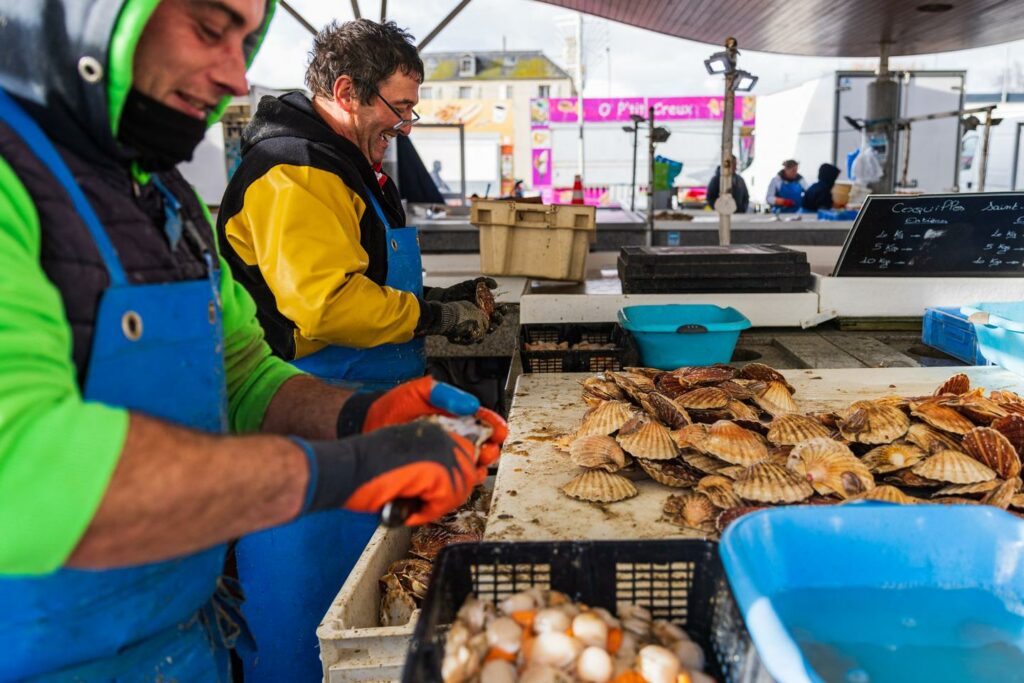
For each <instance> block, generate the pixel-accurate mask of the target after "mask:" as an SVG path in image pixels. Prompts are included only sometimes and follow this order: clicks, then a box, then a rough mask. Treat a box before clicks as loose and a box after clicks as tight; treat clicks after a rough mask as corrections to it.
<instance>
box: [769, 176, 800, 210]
mask: <svg viewBox="0 0 1024 683" xmlns="http://www.w3.org/2000/svg"><path fill="white" fill-rule="evenodd" d="M775 196H776V197H782V198H783V199H790V200H792V201H793V206H777V207H775V209H776V211H778V212H779V213H796V212H797V211H799V210H800V206H801V204H800V202H801V201H803V198H804V188H803V186H802V185H800V181H799V180H783V181H782V185H781V186H780V187H779V191H778V192H776V193H775Z"/></svg>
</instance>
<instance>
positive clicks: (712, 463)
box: [679, 448, 729, 474]
mask: <svg viewBox="0 0 1024 683" xmlns="http://www.w3.org/2000/svg"><path fill="white" fill-rule="evenodd" d="M679 458H680V459H681V460H682V461H683V462H685V463H686V464H687V465H689V466H690V467H693V468H694V469H697V470H700V471H701V472H704V473H705V474H716V473H717V472H718V470H720V469H722V468H723V467H728V466H729V463H727V462H725V461H724V460H719V459H718V458H716V457H714V456H711V455H707V454H706V453H701V452H700V451H696V450H693V449H690V448H684V449H683V450H681V451H679Z"/></svg>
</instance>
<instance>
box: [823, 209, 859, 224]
mask: <svg viewBox="0 0 1024 683" xmlns="http://www.w3.org/2000/svg"><path fill="white" fill-rule="evenodd" d="M855 218H857V211H855V210H854V209H818V220H819V221H852V220H854V219H855Z"/></svg>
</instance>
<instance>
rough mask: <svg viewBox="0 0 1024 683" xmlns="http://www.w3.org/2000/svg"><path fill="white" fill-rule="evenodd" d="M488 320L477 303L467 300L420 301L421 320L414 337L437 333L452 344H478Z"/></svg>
mask: <svg viewBox="0 0 1024 683" xmlns="http://www.w3.org/2000/svg"><path fill="white" fill-rule="evenodd" d="M489 327H490V321H489V320H488V319H487V316H486V315H484V312H483V311H481V310H480V309H479V308H477V306H476V304H473V303H470V302H468V301H450V302H447V303H440V302H437V301H424V300H423V299H421V300H420V321H419V323H418V324H417V325H416V336H417V337H420V336H423V335H427V334H440V335H443V336H444V337H446V338H447V339H448V341H450V342H452V343H453V344H478V343H480V342H482V341H483V339H484V336H485V335H486V334H487V330H488V329H489Z"/></svg>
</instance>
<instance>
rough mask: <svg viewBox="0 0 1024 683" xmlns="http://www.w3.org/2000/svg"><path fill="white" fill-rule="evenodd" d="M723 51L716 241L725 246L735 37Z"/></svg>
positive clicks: (730, 208) (731, 208)
mask: <svg viewBox="0 0 1024 683" xmlns="http://www.w3.org/2000/svg"><path fill="white" fill-rule="evenodd" d="M725 51H726V53H727V54H728V55H729V68H728V69H727V70H726V72H725V102H724V104H725V107H724V109H723V111H722V166H721V169H722V170H721V172H720V174H719V193H718V200H717V201H716V202H715V210H716V211H718V243H719V244H720V245H722V246H727V245H729V244H730V243H731V241H732V214H733V212H735V211H736V201H735V200H734V199H733V196H732V129H733V125H734V123H735V122H734V119H735V115H734V109H735V107H736V53H737V43H736V39H735V38H726V39H725ZM723 200H724V201H723Z"/></svg>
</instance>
